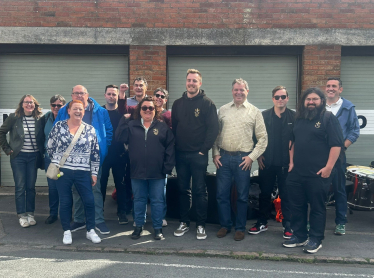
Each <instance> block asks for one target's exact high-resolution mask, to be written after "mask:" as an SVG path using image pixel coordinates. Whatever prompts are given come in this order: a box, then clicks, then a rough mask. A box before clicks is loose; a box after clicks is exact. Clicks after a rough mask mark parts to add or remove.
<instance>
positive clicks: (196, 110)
mask: <svg viewBox="0 0 374 278" xmlns="http://www.w3.org/2000/svg"><path fill="white" fill-rule="evenodd" d="M199 115H200V109H199V108H196V109H195V117H199Z"/></svg>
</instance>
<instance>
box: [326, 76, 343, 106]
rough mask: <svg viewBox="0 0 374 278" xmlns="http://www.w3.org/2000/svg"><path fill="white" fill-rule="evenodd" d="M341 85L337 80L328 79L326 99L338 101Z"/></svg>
mask: <svg viewBox="0 0 374 278" xmlns="http://www.w3.org/2000/svg"><path fill="white" fill-rule="evenodd" d="M342 92H343V87H340V86H339V80H329V81H327V83H326V88H325V95H326V98H327V99H328V100H332V101H335V102H336V101H338V99H339V97H340V94H341V93H342Z"/></svg>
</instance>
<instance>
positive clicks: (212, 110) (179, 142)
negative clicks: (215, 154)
mask: <svg viewBox="0 0 374 278" xmlns="http://www.w3.org/2000/svg"><path fill="white" fill-rule="evenodd" d="M201 85H202V78H201V73H200V72H199V71H198V70H195V69H189V70H188V71H187V77H186V89H187V91H186V92H184V93H183V96H182V97H181V98H179V99H177V100H176V101H174V103H173V108H172V114H171V119H172V127H173V133H174V137H175V148H176V170H177V180H178V187H179V210H180V225H179V228H178V229H177V230H175V232H174V235H175V236H183V235H184V234H185V233H186V232H188V230H189V226H190V219H189V212H190V209H191V183H190V181H191V177H192V195H193V199H194V202H196V214H197V221H196V227H197V233H196V238H197V239H206V237H207V235H206V232H205V221H206V218H207V209H208V193H207V188H206V184H205V177H206V169H207V167H208V151H209V149H210V148H211V147H212V146H213V144H214V141H215V140H216V138H217V135H218V118H217V109H216V106H215V105H214V103H213V102H212V101H211V100H210V99H209V98H207V97H206V95H205V93H204V91H203V90H200V87H201Z"/></svg>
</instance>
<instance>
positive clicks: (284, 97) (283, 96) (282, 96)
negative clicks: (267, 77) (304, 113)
mask: <svg viewBox="0 0 374 278" xmlns="http://www.w3.org/2000/svg"><path fill="white" fill-rule="evenodd" d="M280 98H281V99H286V98H287V96H286V95H281V96H275V97H274V99H275V100H279V99H280Z"/></svg>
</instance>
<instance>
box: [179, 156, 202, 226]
mask: <svg viewBox="0 0 374 278" xmlns="http://www.w3.org/2000/svg"><path fill="white" fill-rule="evenodd" d="M207 167H208V154H204V155H200V154H199V153H198V152H180V151H179V152H176V170H177V180H178V188H179V212H180V222H185V223H187V225H190V218H189V212H190V209H191V205H192V200H191V197H192V198H193V200H194V202H195V204H196V215H197V217H196V218H197V219H196V226H200V225H201V226H205V221H206V218H207V209H208V192H207V188H206V183H205V177H206V169H207ZM191 177H192V187H191ZM191 193H192V194H191Z"/></svg>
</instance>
